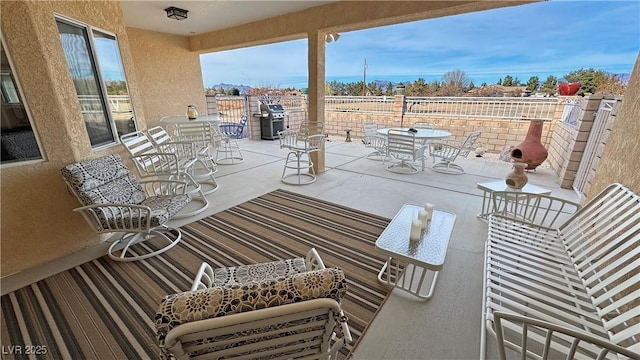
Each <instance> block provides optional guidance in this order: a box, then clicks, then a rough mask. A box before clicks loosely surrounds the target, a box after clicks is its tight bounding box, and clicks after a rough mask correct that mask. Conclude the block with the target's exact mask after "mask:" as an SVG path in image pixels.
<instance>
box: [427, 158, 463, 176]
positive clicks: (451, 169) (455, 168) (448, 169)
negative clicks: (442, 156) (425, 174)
mask: <svg viewBox="0 0 640 360" xmlns="http://www.w3.org/2000/svg"><path fill="white" fill-rule="evenodd" d="M431 170H433V171H435V172H439V173H443V174H450V175H462V174H464V169H463V168H462V166H460V165H458V164H454V163H452V162H449V161H441V162H439V163H437V164H435V165H433V166H432V167H431Z"/></svg>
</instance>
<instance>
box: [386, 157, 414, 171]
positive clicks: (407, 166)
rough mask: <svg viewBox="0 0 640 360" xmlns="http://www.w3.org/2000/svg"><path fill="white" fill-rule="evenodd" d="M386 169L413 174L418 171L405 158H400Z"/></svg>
mask: <svg viewBox="0 0 640 360" xmlns="http://www.w3.org/2000/svg"><path fill="white" fill-rule="evenodd" d="M400 169H408V171H402V170H400ZM387 170H388V171H391V172H394V173H397V174H415V173H417V172H418V169H416V167H415V166H413V164H411V163H410V162H408V161H406V160H400V161H398V162H396V163H393V164H391V165H389V166H387Z"/></svg>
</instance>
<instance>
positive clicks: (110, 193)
mask: <svg viewBox="0 0 640 360" xmlns="http://www.w3.org/2000/svg"><path fill="white" fill-rule="evenodd" d="M62 176H63V178H64V180H65V182H66V184H67V187H68V188H69V190H70V191H71V192H72V193H73V194H74V195H75V196H76V198H77V199H78V201H79V202H80V203H81V204H82V205H83V206H82V207H79V208H76V209H74V211H77V212H79V213H81V214H82V216H83V217H84V219H85V220H86V221H87V223H89V225H90V226H91V228H92V229H93V230H94V231H95V232H97V233H114V232H120V233H123V235H122V237H121V238H120V239H118V240H117V241H115V242H113V243H112V244H111V245H110V246H109V250H108V254H109V257H110V258H111V259H113V260H116V261H134V260H141V259H146V258H149V257H152V256H156V255H158V254H161V253H163V252H165V251H167V250H169V249H171V248H172V247H174V246H175V245H176V244H178V242H179V241H180V239H181V237H182V233H181V232H180V229H177V228H172V227H169V226H167V225H165V223H166V222H167V221H169V220H170V219H171V218H173V217H174V216H175V215H176V214H177V213H178V212H179V211H180V210H182V209H183V208H185V207H186V206H187V205H188V204H189V202H190V201H191V196H189V194H187V193H186V189H187V186H186V183H185V182H182V181H171V180H159V179H156V180H147V181H140V182H138V180H137V179H136V178H135V176H134V175H133V174H132V173H131V172H130V171H129V169H128V168H127V167H126V166H125V165H124V163H123V162H122V159H121V158H120V156H119V155H117V154H112V155H107V156H104V157H100V158H96V159H90V160H86V161H82V162H78V163H74V164H71V165H67V166H65V167H64V168H63V169H62ZM143 241H153V242H154V246H159V248H158V249H157V250H148V251H145V248H146V247H141V246H137V247H133V246H134V245H135V244H138V243H140V242H143Z"/></svg>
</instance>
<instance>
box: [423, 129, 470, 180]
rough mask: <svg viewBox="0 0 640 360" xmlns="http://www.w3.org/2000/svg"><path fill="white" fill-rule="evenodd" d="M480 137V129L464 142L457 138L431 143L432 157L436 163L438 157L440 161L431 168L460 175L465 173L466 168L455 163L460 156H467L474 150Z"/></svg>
mask: <svg viewBox="0 0 640 360" xmlns="http://www.w3.org/2000/svg"><path fill="white" fill-rule="evenodd" d="M479 137H480V131H474V132H472V133H471V134H469V136H468V137H467V138H466V139H465V140H464V141H462V142H460V141H456V140H445V141H438V142H435V141H434V142H433V143H431V157H432V158H433V162H434V163H435V161H436V158H440V162H438V163H437V164H434V165H433V166H432V167H431V169H432V170H433V171H436V172H440V173H445V174H452V175H460V174H464V169H463V168H462V166H460V165H458V164H454V161H456V158H458V156H462V157H466V156H467V155H469V153H470V152H471V151H472V150H473V144H474V143H475V142H476V140H478V138H479Z"/></svg>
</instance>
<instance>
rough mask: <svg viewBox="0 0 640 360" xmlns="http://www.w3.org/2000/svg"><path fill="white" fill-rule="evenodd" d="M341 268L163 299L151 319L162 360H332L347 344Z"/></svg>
mask: <svg viewBox="0 0 640 360" xmlns="http://www.w3.org/2000/svg"><path fill="white" fill-rule="evenodd" d="M346 291H347V283H346V279H345V277H344V273H343V271H342V270H340V269H337V268H329V269H319V270H315V271H308V272H303V273H299V274H294V275H292V276H290V277H280V278H278V279H268V280H263V281H257V282H248V283H244V284H238V285H236V286H234V287H220V286H216V287H212V288H207V289H202V290H197V291H187V292H184V293H178V294H173V295H169V296H167V297H166V298H165V299H163V300H162V302H161V304H160V306H159V308H158V311H157V312H156V316H155V326H156V333H157V340H158V344H159V347H160V350H161V352H162V356H163V357H164V358H176V359H191V358H207V359H220V358H224V359H230V358H234V359H240V358H242V359H262V358H269V359H291V358H300V359H335V358H336V356H337V352H338V351H339V350H340V349H341V348H342V347H344V345H346V344H347V343H350V342H351V341H352V337H351V332H350V330H349V326H348V325H347V320H348V319H347V318H346V317H345V316H344V313H343V311H342V308H341V305H340V302H341V299H342V298H343V297H344V296H345V295H346Z"/></svg>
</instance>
